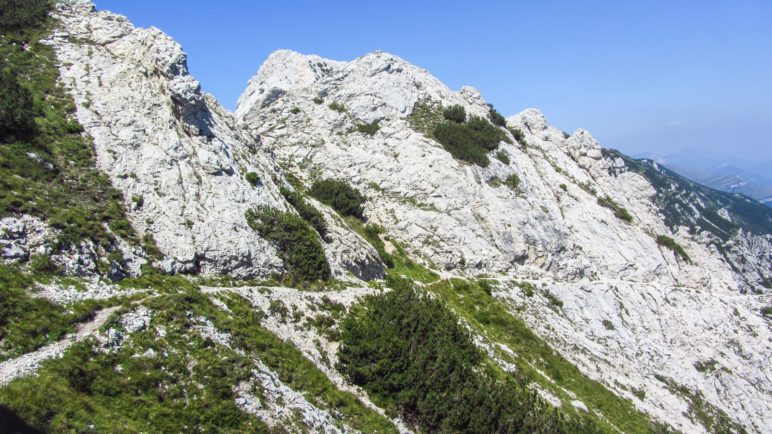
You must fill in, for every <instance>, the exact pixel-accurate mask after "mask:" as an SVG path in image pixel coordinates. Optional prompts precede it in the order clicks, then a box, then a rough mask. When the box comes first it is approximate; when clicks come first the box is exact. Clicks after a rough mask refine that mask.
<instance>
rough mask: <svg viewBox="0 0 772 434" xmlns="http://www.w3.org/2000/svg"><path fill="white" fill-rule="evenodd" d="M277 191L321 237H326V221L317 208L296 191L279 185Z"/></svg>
mask: <svg viewBox="0 0 772 434" xmlns="http://www.w3.org/2000/svg"><path fill="white" fill-rule="evenodd" d="M279 191H280V192H281V195H282V196H284V199H286V200H287V202H289V203H290V205H292V207H293V208H295V211H297V212H298V214H300V217H302V218H303V220H305V221H307V222H308V223H309V224H310V225H311V226H312V227H313V228H314V229H316V232H318V233H319V235H321V237H322V239H324V238H325V237H327V223H325V221H324V216H323V215H322V213H321V212H319V210H318V209H316V208H314V207H313V206H312V205H309V204H308V202H306V201H305V200H303V196H301V195H300V193H298V192H296V191H292V190H290V189H288V188H286V187H281V188H280V189H279Z"/></svg>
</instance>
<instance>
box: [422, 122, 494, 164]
mask: <svg viewBox="0 0 772 434" xmlns="http://www.w3.org/2000/svg"><path fill="white" fill-rule="evenodd" d="M433 135H434V138H435V139H436V140H437V141H438V142H439V143H440V144H441V145H442V147H443V148H445V150H446V151H448V152H450V154H451V155H452V156H453V158H456V159H458V160H461V161H466V162H467V163H472V164H477V165H478V166H481V167H488V164H490V160H489V159H488V155H487V152H486V151H485V149H483V148H481V147H479V146H477V145H476V144H475V143H474V139H473V138H472V135H473V134H472V133H471V132H470V130H469V129H468V128H466V127H465V125H464V124H456V123H450V122H444V123H441V124H439V125H437V126H436V127H434V131H433Z"/></svg>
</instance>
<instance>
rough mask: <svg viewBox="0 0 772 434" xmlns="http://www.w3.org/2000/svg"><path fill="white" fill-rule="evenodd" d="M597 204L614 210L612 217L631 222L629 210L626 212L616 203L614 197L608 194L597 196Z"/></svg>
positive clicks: (631, 217)
mask: <svg viewBox="0 0 772 434" xmlns="http://www.w3.org/2000/svg"><path fill="white" fill-rule="evenodd" d="M598 205H600V206H602V207H605V208H608V209H610V210H612V211H614V217H616V218H618V219H620V220H624V221H626V222H627V223H632V222H633V216H632V215H631V214H630V212H628V211H627V210H626V209H625V208H623V207H622V205H620V204H618V203H616V202H615V201H614V199H612V198H610V197H608V196H605V197H599V198H598Z"/></svg>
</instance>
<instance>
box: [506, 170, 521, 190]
mask: <svg viewBox="0 0 772 434" xmlns="http://www.w3.org/2000/svg"><path fill="white" fill-rule="evenodd" d="M504 185H506V186H507V187H509V188H511V189H512V190H515V191H517V189H518V187H520V177H519V176H517V174H516V173H513V174H511V175H509V176H507V177H506V178H505V179H504Z"/></svg>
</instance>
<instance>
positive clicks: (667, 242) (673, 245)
mask: <svg viewBox="0 0 772 434" xmlns="http://www.w3.org/2000/svg"><path fill="white" fill-rule="evenodd" d="M657 244H659V245H660V246H663V247H665V248H668V249H670V250H671V251H672V252H673V253H674V254H675V255H676V257H680V258H681V259H683V260H684V261H685V262H687V263H690V262H692V261H691V259H690V258H689V255H687V254H686V250H684V248H683V247H681V245H680V244H678V243H677V242H676V241H675V240H674V239H672V238H670V237H668V236H667V235H657Z"/></svg>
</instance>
